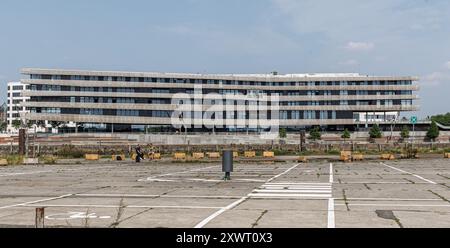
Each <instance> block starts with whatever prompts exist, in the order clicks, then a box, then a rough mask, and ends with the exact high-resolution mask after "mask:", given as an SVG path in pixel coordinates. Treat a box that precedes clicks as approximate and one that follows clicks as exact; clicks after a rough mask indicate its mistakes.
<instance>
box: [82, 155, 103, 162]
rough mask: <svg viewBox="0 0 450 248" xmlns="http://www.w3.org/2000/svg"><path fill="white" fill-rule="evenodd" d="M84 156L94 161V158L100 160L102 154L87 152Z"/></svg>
mask: <svg viewBox="0 0 450 248" xmlns="http://www.w3.org/2000/svg"><path fill="white" fill-rule="evenodd" d="M84 158H85V159H86V160H90V161H94V160H99V159H100V156H99V155H98V154H85V155H84Z"/></svg>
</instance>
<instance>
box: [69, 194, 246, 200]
mask: <svg viewBox="0 0 450 248" xmlns="http://www.w3.org/2000/svg"><path fill="white" fill-rule="evenodd" d="M75 196H79V197H123V198H206V199H240V198H242V196H225V195H224V196H215V195H211V196H206V195H200V196H198V195H133V194H76V195H75Z"/></svg>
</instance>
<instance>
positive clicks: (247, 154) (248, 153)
mask: <svg viewBox="0 0 450 248" xmlns="http://www.w3.org/2000/svg"><path fill="white" fill-rule="evenodd" d="M244 156H245V157H246V158H254V157H256V152H255V151H246V152H245V153H244Z"/></svg>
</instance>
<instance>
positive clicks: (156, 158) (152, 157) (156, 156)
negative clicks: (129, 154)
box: [148, 153, 161, 160]
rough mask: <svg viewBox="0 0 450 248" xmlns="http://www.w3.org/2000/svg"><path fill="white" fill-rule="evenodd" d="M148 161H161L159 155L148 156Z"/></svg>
mask: <svg viewBox="0 0 450 248" xmlns="http://www.w3.org/2000/svg"><path fill="white" fill-rule="evenodd" d="M148 158H149V159H150V160H159V159H161V153H153V154H150V155H149V156H148Z"/></svg>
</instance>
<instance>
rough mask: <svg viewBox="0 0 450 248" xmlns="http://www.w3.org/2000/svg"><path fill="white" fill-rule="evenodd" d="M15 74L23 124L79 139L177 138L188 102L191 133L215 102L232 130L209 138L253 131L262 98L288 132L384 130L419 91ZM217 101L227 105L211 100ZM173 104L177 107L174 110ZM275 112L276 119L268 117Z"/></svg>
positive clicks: (287, 78) (348, 78) (302, 77)
mask: <svg viewBox="0 0 450 248" xmlns="http://www.w3.org/2000/svg"><path fill="white" fill-rule="evenodd" d="M22 74H24V75H26V76H27V78H26V79H23V80H22V83H24V84H27V85H30V87H29V89H28V90H27V91H25V92H23V97H27V98H30V100H29V101H27V102H25V103H23V104H22V106H23V107H24V108H29V109H30V113H26V114H23V118H26V119H29V120H49V121H61V122H69V121H72V122H76V123H78V124H79V125H82V128H81V131H82V130H90V129H95V130H97V131H115V132H120V131H127V132H128V131H133V130H144V129H145V128H146V127H152V128H154V129H157V130H160V129H161V130H162V129H164V130H178V128H179V127H176V128H175V127H174V125H173V124H174V123H173V122H174V118H173V116H174V111H178V110H177V109H178V108H179V107H180V104H181V105H182V104H186V103H187V102H192V103H194V104H193V105H192V106H193V107H192V108H190V109H188V110H186V109H184V110H185V112H183V113H187V112H189V113H192V114H181V115H176V116H177V118H175V119H179V118H181V119H190V120H192V121H193V122H192V124H196V125H192V126H187V125H185V127H186V128H188V129H189V130H190V131H206V130H209V129H207V128H206V125H203V124H204V123H205V122H202V121H201V120H199V119H204V116H205V115H206V112H207V111H206V110H207V109H208V108H210V107H211V106H213V105H215V104H217V103H218V102H220V103H224V104H225V109H222V110H219V111H220V114H218V113H217V109H216V112H215V113H216V114H215V115H213V117H211V116H210V117H211V119H213V120H214V121H217V120H219V119H221V120H223V121H224V123H228V124H230V123H231V125H223V126H221V125H217V126H215V127H214V128H215V130H216V131H245V130H247V131H248V130H249V129H250V130H260V127H259V126H258V125H254V123H252V121H251V120H253V118H254V117H255V116H259V118H260V117H261V113H262V112H263V110H264V107H263V108H258V107H256V108H255V99H263V97H262V96H270V97H271V101H267V102H266V103H265V104H262V103H261V102H259V103H256V106H259V107H261V106H265V110H267V109H269V110H271V111H265V112H266V113H265V114H264V116H265V118H266V119H268V120H275V119H277V120H278V123H279V125H280V127H281V128H287V129H289V130H299V129H304V128H306V129H308V128H309V127H311V126H321V127H323V128H326V129H328V130H342V129H343V128H349V129H351V130H354V129H356V128H357V127H363V128H364V127H368V126H370V125H373V124H375V123H379V124H388V123H391V122H392V121H393V120H395V119H398V117H399V115H400V113H401V112H404V111H416V110H418V106H417V105H415V102H414V100H416V99H418V97H417V95H416V93H415V92H416V91H418V90H419V87H418V86H417V85H416V84H415V83H414V82H415V81H418V78H416V77H410V76H406V77H392V76H386V77H385V76H366V75H360V74H353V73H350V74H289V75H279V74H278V73H272V74H248V75H242V74H240V75H237V74H183V73H146V72H111V71H80V70H53V69H23V70H22ZM180 94H181V95H180ZM199 94H200V95H202V96H200V98H199V97H198V95H199ZM218 97H219V98H220V97H223V98H226V100H223V99H219V100H217V99H218ZM174 98H176V99H179V98H184V99H183V100H180V101H175V102H174ZM208 99H209V100H208ZM211 99H215V100H211ZM264 99H266V98H264ZM274 99H276V100H274ZM183 101H184V102H183ZM198 105H201V106H200V107H198ZM255 109H256V110H255ZM274 109H276V110H279V113H276V114H274V113H275V111H273V110H274ZM255 112H256V113H257V114H256V115H255V114H254V113H255ZM258 113H259V115H258ZM233 120H234V121H235V122H233ZM227 121H231V122H227ZM199 123H200V125H199ZM233 123H234V124H235V125H232V124H233ZM263 128H267V127H263Z"/></svg>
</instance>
